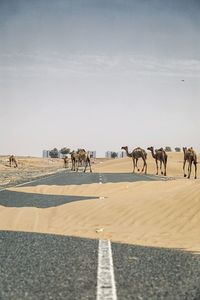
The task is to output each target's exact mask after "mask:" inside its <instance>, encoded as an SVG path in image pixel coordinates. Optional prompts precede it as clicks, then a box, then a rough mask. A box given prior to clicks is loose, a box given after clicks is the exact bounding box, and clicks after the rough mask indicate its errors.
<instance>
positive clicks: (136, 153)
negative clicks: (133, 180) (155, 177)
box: [121, 146, 147, 174]
mask: <svg viewBox="0 0 200 300" xmlns="http://www.w3.org/2000/svg"><path fill="white" fill-rule="evenodd" d="M121 149H123V150H125V151H126V154H127V156H128V157H131V158H132V160H133V173H135V167H136V168H137V170H138V171H140V170H139V168H138V166H137V163H138V159H139V158H142V160H143V163H144V164H143V167H142V170H141V172H143V171H144V169H145V174H146V173H147V162H146V159H147V153H146V151H145V150H144V149H142V148H140V147H137V148H135V149H133V151H132V152H131V153H129V152H128V146H123V147H121Z"/></svg>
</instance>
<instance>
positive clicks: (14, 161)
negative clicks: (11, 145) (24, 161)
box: [9, 155, 18, 168]
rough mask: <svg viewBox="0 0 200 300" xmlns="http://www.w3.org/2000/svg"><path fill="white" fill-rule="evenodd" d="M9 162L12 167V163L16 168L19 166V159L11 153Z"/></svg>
mask: <svg viewBox="0 0 200 300" xmlns="http://www.w3.org/2000/svg"><path fill="white" fill-rule="evenodd" d="M9 164H10V167H11V166H12V164H13V165H14V168H17V167H18V164H17V160H16V158H15V156H14V155H10V157H9Z"/></svg>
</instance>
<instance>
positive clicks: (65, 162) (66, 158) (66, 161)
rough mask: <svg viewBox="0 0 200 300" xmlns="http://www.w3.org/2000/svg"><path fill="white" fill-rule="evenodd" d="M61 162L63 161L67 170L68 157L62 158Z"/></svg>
mask: <svg viewBox="0 0 200 300" xmlns="http://www.w3.org/2000/svg"><path fill="white" fill-rule="evenodd" d="M63 160H64V167H65V168H68V164H69V159H68V156H67V155H66V156H64V157H63Z"/></svg>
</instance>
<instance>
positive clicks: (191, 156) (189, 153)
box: [183, 147, 197, 179]
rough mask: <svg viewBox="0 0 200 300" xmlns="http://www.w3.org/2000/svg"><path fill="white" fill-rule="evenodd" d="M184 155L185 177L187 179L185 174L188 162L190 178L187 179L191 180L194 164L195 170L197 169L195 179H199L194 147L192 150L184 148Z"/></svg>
mask: <svg viewBox="0 0 200 300" xmlns="http://www.w3.org/2000/svg"><path fill="white" fill-rule="evenodd" d="M183 153H184V161H183V172H184V177H186V176H187V175H186V173H185V163H186V161H187V162H188V176H187V178H190V175H191V171H192V163H193V164H194V168H195V176H194V179H196V178H197V155H196V153H195V151H194V150H193V148H192V147H190V148H188V149H187V148H186V147H183Z"/></svg>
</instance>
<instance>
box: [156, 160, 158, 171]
mask: <svg viewBox="0 0 200 300" xmlns="http://www.w3.org/2000/svg"><path fill="white" fill-rule="evenodd" d="M156 170H157V172H156V175H158V161H157V159H156Z"/></svg>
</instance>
